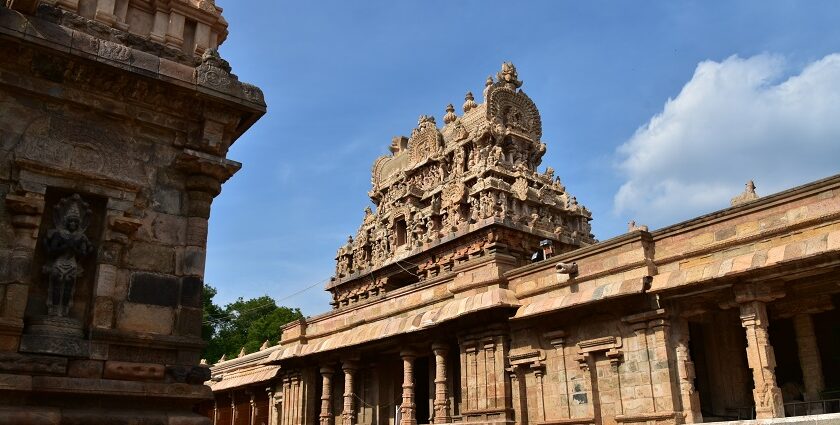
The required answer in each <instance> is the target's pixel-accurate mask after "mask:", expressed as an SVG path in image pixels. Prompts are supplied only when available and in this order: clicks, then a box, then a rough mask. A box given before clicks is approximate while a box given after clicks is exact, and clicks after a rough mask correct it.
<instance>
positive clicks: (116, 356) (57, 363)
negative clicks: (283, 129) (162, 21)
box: [0, 0, 265, 425]
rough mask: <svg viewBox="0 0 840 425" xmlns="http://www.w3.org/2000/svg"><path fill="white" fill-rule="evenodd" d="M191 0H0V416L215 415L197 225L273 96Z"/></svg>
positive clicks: (161, 418)
mask: <svg viewBox="0 0 840 425" xmlns="http://www.w3.org/2000/svg"><path fill="white" fill-rule="evenodd" d="M200 3H201V4H202V5H203V6H201V5H199V4H193V3H190V2H171V3H170V2H152V3H151V4H150V3H149V2H136V1H133V0H132V1H120V0H117V1H116V2H115V1H113V0H112V1H110V2H108V1H104V0H101V1H98V2H97V1H85V0H82V1H78V2H72V1H59V2H57V4H56V2H47V1H44V2H40V4H39V2H22V1H17V0H16V1H13V2H4V4H3V5H0V58H2V59H1V60H0V198H2V200H3V202H0V235H2V236H0V423H3V424H6V423H9V424H41V423H44V424H65V423H84V424H115V423H140V422H142V423H144V424H172V425H174V424H200V423H207V419H206V418H203V417H202V416H200V415H197V414H196V413H195V412H194V409H193V407H194V406H195V405H196V404H197V403H199V402H201V401H204V400H208V399H210V398H211V393H210V390H209V389H208V387H206V386H204V385H203V382H204V381H205V380H206V379H207V378H208V377H209V370H208V367H207V366H206V365H202V364H199V363H200V353H201V351H202V349H203V347H204V344H205V343H204V342H203V341H202V339H201V324H202V311H201V306H202V304H201V297H202V286H203V275H204V262H205V253H206V243H207V223H208V219H209V216H210V209H211V203H212V200H213V198H214V197H215V196H217V195H218V194H219V193H220V191H221V185H222V184H223V183H224V182H225V181H226V180H227V179H229V178H230V177H231V176H232V175H233V174H234V173H235V172H236V171H238V170H239V169H240V167H241V164H239V163H237V162H235V161H232V160H229V159H227V158H226V154H227V151H228V148H229V147H230V145H231V144H232V143H233V142H234V141H235V140H236V139H237V138H238V137H239V136H240V135H241V134H242V133H243V132H244V131H246V130H247V129H248V128H249V127H250V126H251V125H252V124H253V123H254V122H256V120H257V119H259V118H260V117H261V116H262V115H263V114H264V113H265V103H264V101H263V98H262V93H261V92H260V90H259V89H258V88H256V87H254V86H251V85H248V84H245V83H242V82H240V81H239V80H238V79H237V78H236V76H235V75H234V74H232V73H231V69H230V66H229V65H228V64H227V62H226V61H224V60H223V59H221V58H220V57H219V56H218V53H217V52H216V51H215V50H214V49H213V48H212V47H215V45H217V44H218V43H220V42H221V41H222V40H223V38H224V37H223V35H222V34H226V32H227V30H226V24H225V23H224V21H223V19H221V15H220V13H221V10H220V9H218V8H216V7H215V6H213V3H212V2H210V1H202V2H200ZM108 7H110V9H108ZM115 7H116V8H117V11H116V12H114V11H113V9H114V8H115ZM153 7H157V8H158V10H157V13H163V12H162V10H164V9H167V10H169V8H170V7H171V8H172V10H171V11H170V12H171V14H170V15H169V18H168V19H167V21H168V22H169V23H170V24H172V23H173V22H175V23H177V21H178V20H179V19H180V20H181V21H183V20H184V19H183V18H184V17H183V16H181V18H175V17H176V16H177V15H178V14H179V13H180V14H182V15H186V16H188V18H187V19H186V22H187V23H188V24H189V25H188V27H190V25H191V26H192V27H196V28H204V27H202V26H206V27H208V28H209V27H213V28H215V29H214V30H213V31H209V32H208V31H206V29H207V28H205V29H200V30H199V31H198V33H201V34H203V37H204V38H200V37H194V40H198V41H195V43H196V45H197V46H198V45H201V46H203V47H204V48H202V49H198V48H192V47H191V48H190V49H186V50H185V49H181V46H180V44H179V43H178V42H177V39H178V38H179V37H182V38H189V37H187V36H186V35H184V33H183V32H178V31H177V29H178V28H172V27H171V26H170V28H169V33H168V35H169V36H171V37H170V38H169V39H168V41H170V42H173V41H174V42H175V43H174V44H179V45H178V46H175V47H173V45H172V44H173V43H164V42H159V41H156V40H155V38H154V37H151V38H149V37H148V34H146V35H144V34H143V31H142V28H143V27H144V26H146V25H145V24H143V23H142V22H141V20H140V18H138V16H139V12H138V10H140V9H144V10H145V9H148V8H153ZM120 10H122V12H119V11H120ZM112 13H117V15H118V16H117V19H116V20H114V19H112V18H113V16H111V15H110V14H112ZM120 13H122V15H120ZM126 13H127V15H126ZM143 13H146V12H143ZM151 13H153V14H154V13H155V12H154V10H152V11H151ZM126 16H127V17H128V18H126ZM132 16H133V17H134V18H132ZM189 17H192V18H189ZM125 19H128V21H126V20H125ZM132 19H133V20H132ZM220 25H221V26H220ZM211 36H212V37H214V39H213V40H214V41H213V42H211V41H210V37H211ZM199 39H200V40H199ZM164 41H166V40H164ZM176 47H177V48H176Z"/></svg>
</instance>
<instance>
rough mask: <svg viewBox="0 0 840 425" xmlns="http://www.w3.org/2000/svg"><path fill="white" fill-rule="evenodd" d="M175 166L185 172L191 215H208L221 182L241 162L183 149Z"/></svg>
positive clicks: (236, 169) (237, 167)
mask: <svg viewBox="0 0 840 425" xmlns="http://www.w3.org/2000/svg"><path fill="white" fill-rule="evenodd" d="M175 168H177V169H178V170H181V171H183V172H184V173H186V174H187V181H186V190H187V194H188V195H189V211H188V214H189V215H190V216H191V217H202V218H205V219H206V218H209V217H210V204H211V203H212V201H213V198H215V197H216V196H217V195H218V194H219V193H220V192H221V190H222V184H223V183H224V182H226V181H227V180H228V179H229V178H230V177H231V176H233V175H234V174H235V173H236V172H237V171H239V169H240V168H242V164H240V163H238V162H236V161H231V160H228V159H225V158H223V157H219V156H215V155H210V154H206V153H203V152H198V151H194V150H192V149H184V151H183V152H181V154H180V155H179V156H178V158H176V160H175Z"/></svg>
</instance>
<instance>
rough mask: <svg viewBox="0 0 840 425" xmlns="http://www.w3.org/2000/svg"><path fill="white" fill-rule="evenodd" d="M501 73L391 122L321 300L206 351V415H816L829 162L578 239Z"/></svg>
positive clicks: (530, 119) (836, 289)
mask: <svg viewBox="0 0 840 425" xmlns="http://www.w3.org/2000/svg"><path fill="white" fill-rule="evenodd" d="M519 83H521V82H520V81H519V80H518V78H517V75H516V72H515V68H514V67H513V66H512V65H511V64H505V65H503V67H502V71H501V72H500V73H499V74H497V80H496V81H494V80H493V79H492V78H491V79H489V80H488V82H487V86H486V87H488V88H487V91H486V92H485V99H484V102H483V103H482V104H480V105H479V104H477V102H475V99H473V98H472V97H473V96H472V95H470V94H468V95H467V99H466V102H465V106H464V108H463V109H464V111H465V112H464V115H462V116H460V117H459V116H457V115H456V114H455V113H454V108H453V107H451V106H450V107H448V108H447V113H446V115H444V119H443V122H444V126H443V128H442V129H439V128H438V127H437V126H436V124H435V121H434V120H433V119H431V118H430V117H427V116H423V117H421V119H420V123H419V124H418V128H417V129H415V131H413V132H412V137H411V138H395V139H394V143H393V144H392V153H393V155H390V156H386V157H383V158H380V159H379V160H377V161H376V163H375V166H374V173H373V174H374V175H373V190H372V191H371V193H370V195H371V198H372V199H373V201H374V203H375V204H376V211H374V210H372V209H371V210H368V211H366V212H365V218H364V222H363V223H362V226H361V227H360V228H359V232H358V233H357V235H356V237H355V238H353V239H350V240H348V242H347V244H345V245H344V246H342V247H341V248H340V249H339V251H338V255H337V268H336V277H335V279H333V280H332V281H331V282H330V283H329V284H328V285H327V288H326V289H327V290H328V291H330V292H331V293H332V294H333V295H334V302H333V303H332V306H333V309H331V310H329V311H328V312H326V313H324V314H320V315H317V316H312V317H307V318H305V319H301V320H298V321H295V322H293V323H290V324H288V325H286V326H285V327H284V328H283V329H281V335H280V343H279V344H278V345H276V346H271V347H269V346H268V344H266V345H265V346H264V347H262V348H261V350H260V351H258V352H255V353H251V354H247V355H246V354H245V353H244V352H243V353H242V355H241V356H240V357H238V358H235V359H220V360H219V361H218V362H217V363H216V364H215V365H214V366H213V367H212V368H211V370H212V379H211V380H210V381H208V385H210V387H211V388H212V390H213V393H214V400H213V402H212V403H207V404H205V405H203V408H202V412H203V413H204V414H206V415H207V416H208V417H209V418H212V419H213V420H214V423H215V424H219V425H221V424H224V425H258V424H271V425H278V424H280V425H288V424H295V425H303V424H306V425H315V424H319V425H337V424H341V425H418V424H459V423H462V424H482V425H502V424H505V425H571V424H577V425H584V424H586V425H615V424H627V425H678V424H684V423H704V422H720V421H727V420H733V419H751V418H758V419H761V420H764V421H767V422H766V423H833V422H836V420H837V419H836V418H837V417H836V415H834V416H831V415H822V414H827V413H838V411H840V400H838V397H840V396H838V392H837V390H836V389H837V388H840V368H837V367H836V366H835V363H836V362H834V361H833V360H832V359H835V358H837V357H838V356H840V343H838V342H837V341H838V340H837V338H836V335H837V334H838V332H840V312H838V311H837V309H836V307H837V306H838V305H840V175H837V176H832V177H828V178H825V179H823V180H819V181H815V182H811V183H808V184H806V185H803V186H800V187H797V188H792V189H789V190H786V191H784V192H780V193H777V194H773V195H767V196H764V197H759V196H758V195H757V194H756V193H755V185H753V184H751V183H748V184H747V186H746V190H745V191H744V193H742V194H741V195H738V196H736V197H735V198H734V199H733V202H732V206H731V207H730V208H727V209H724V210H721V211H715V212H711V213H709V214H706V215H703V216H700V217H697V218H693V219H691V220H688V221H686V222H682V223H677V224H674V225H672V226H669V227H666V228H663V229H659V230H655V231H649V230H648V228H647V227H646V226H637V225H635V223H631V224H630V226H629V229H628V232H627V233H626V234H623V235H620V236H617V237H615V238H612V239H610V240H606V241H602V242H597V241H595V240H594V236H592V235H589V232H588V227H587V226H588V221H589V219H591V216H590V215H589V214H588V211H587V210H585V209H584V208H583V207H581V206H579V205H575V202H573V200H574V197H571V196H569V195H568V194H567V193H565V189H564V188H562V185H560V184H559V182H557V180H556V179H554V178H553V176H552V174H553V170H550V169H548V168H547V169H546V170H545V171H544V172H539V171H537V170H536V167H537V165H538V162H537V161H536V160H537V159H538V158H539V156H540V155H539V153H540V152H542V151H543V150H544V149H543V148H545V146H544V145H545V143H543V142H541V141H539V136H540V133H539V131H535V130H536V129H538V126H537V123H539V121H538V120H536V119H535V118H536V117H538V114H536V112H535V111H536V109H535V107H534V105H533V103H532V102H530V100H528V98H527V97H526V96H525V95H524V93H523V92H521V91H520V90H519V89H518V87H519ZM494 93H495V94H494ZM488 94H489V95H488ZM498 95H501V96H498ZM494 99H495V100H494ZM495 102H498V103H495ZM494 111H496V112H494ZM472 124H476V125H472ZM484 124H487V125H486V126H485V125H484ZM485 130H486V131H485ZM438 132H439V133H440V135H439V136H438ZM419 141H423V143H419ZM529 149H530V150H529ZM529 152H530V153H537V154H536V155H534V156H531V155H523V153H529ZM450 154H451V157H450V156H449V155H450ZM468 158H473V159H472V160H471V161H470V160H468ZM526 159H527V160H526ZM465 164H466V166H465ZM429 169H432V170H437V171H434V172H428V171H427V170H429ZM424 170H426V171H424ZM549 177H552V178H549ZM447 187H448V188H449V189H447ZM459 187H460V188H462V189H463V190H461V189H459ZM453 188H454V189H453ZM733 192H734V191H733ZM449 195H454V196H449ZM436 199H439V201H438V200H436ZM525 212H531V213H530V214H527V213H525ZM548 224H552V225H551V226H548ZM409 229H411V231H410V232H409ZM785 416H799V417H807V418H808V419H805V420H803V421H798V420H795V419H792V420H789V421H788V422H786V421H787V420H788V419H787V418H784V417H785ZM762 423H764V422H762Z"/></svg>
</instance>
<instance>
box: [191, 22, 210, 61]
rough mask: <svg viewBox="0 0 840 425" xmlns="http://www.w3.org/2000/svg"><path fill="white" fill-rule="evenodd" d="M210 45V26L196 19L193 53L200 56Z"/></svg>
mask: <svg viewBox="0 0 840 425" xmlns="http://www.w3.org/2000/svg"><path fill="white" fill-rule="evenodd" d="M209 47H210V26H209V25H207V24H206V23H204V22H201V21H197V22H196V24H195V51H194V53H195V55H196V56H199V57H201V55H202V54H204V51H205V50H207V49H208V48H209Z"/></svg>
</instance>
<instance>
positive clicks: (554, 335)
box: [545, 331, 572, 418]
mask: <svg viewBox="0 0 840 425" xmlns="http://www.w3.org/2000/svg"><path fill="white" fill-rule="evenodd" d="M545 337H546V339H547V340H548V342H549V344H551V346H552V347H554V351H555V353H556V354H557V363H558V364H559V366H560V367H559V368H558V369H559V370H558V372H559V374H558V377H557V379H558V380H559V381H560V382H562V384H561V385H560V390H561V391H562V393H561V401H562V402H561V404H563V403H565V409H563V410H565V413H566V415H565V417H566V418H571V417H572V400H570V399H569V397H570V395H571V392H570V391H569V373H568V371H567V370H566V351H565V346H566V333H565V332H563V331H555V332H551V333H549V334H546V335H545Z"/></svg>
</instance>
